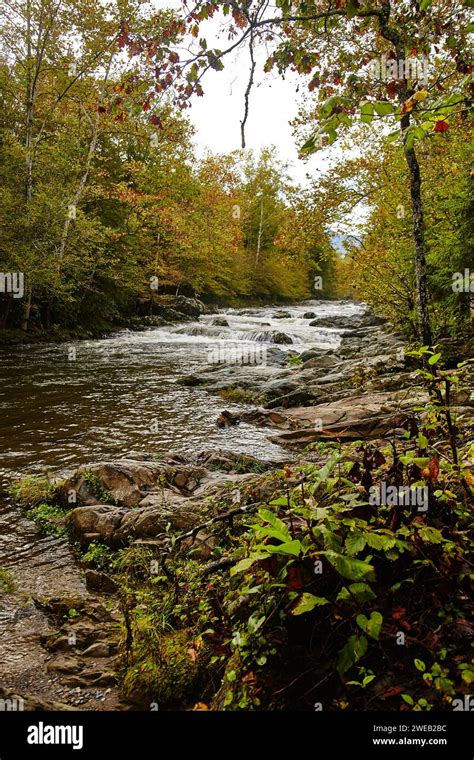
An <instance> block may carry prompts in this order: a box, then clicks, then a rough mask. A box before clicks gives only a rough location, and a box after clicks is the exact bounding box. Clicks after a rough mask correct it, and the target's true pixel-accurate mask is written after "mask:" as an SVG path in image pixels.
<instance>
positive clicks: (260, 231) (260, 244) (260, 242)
mask: <svg viewBox="0 0 474 760" xmlns="http://www.w3.org/2000/svg"><path fill="white" fill-rule="evenodd" d="M262 230H263V198H261V200H260V223H259V225H258V238H257V253H256V255H255V266H258V259H259V257H260V248H261V246H262Z"/></svg>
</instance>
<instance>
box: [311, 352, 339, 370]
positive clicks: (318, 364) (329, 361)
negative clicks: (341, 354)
mask: <svg viewBox="0 0 474 760" xmlns="http://www.w3.org/2000/svg"><path fill="white" fill-rule="evenodd" d="M337 363H338V360H337V357H336V356H334V355H333V354H332V355H331V354H323V355H322V356H321V355H320V356H315V357H312V358H310V359H308V360H307V361H305V362H304V364H303V369H313V368H317V369H326V368H329V367H334V366H335V365H336V364H337Z"/></svg>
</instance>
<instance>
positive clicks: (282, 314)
mask: <svg viewBox="0 0 474 760" xmlns="http://www.w3.org/2000/svg"><path fill="white" fill-rule="evenodd" d="M272 319H291V314H290V312H289V311H276V312H275V314H273V315H272Z"/></svg>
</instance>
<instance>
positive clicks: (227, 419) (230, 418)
mask: <svg viewBox="0 0 474 760" xmlns="http://www.w3.org/2000/svg"><path fill="white" fill-rule="evenodd" d="M239 422H240V420H239V416H238V415H237V414H232V412H228V411H227V410H225V409H224V411H223V412H221V413H220V415H219V416H218V418H217V420H216V424H217V426H218V427H232V426H233V425H238V424H239Z"/></svg>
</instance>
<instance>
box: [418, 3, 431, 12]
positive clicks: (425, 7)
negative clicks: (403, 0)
mask: <svg viewBox="0 0 474 760" xmlns="http://www.w3.org/2000/svg"><path fill="white" fill-rule="evenodd" d="M432 2H433V0H421V3H420V11H426V9H427V8H429V7H430V5H431V3H432Z"/></svg>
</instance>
